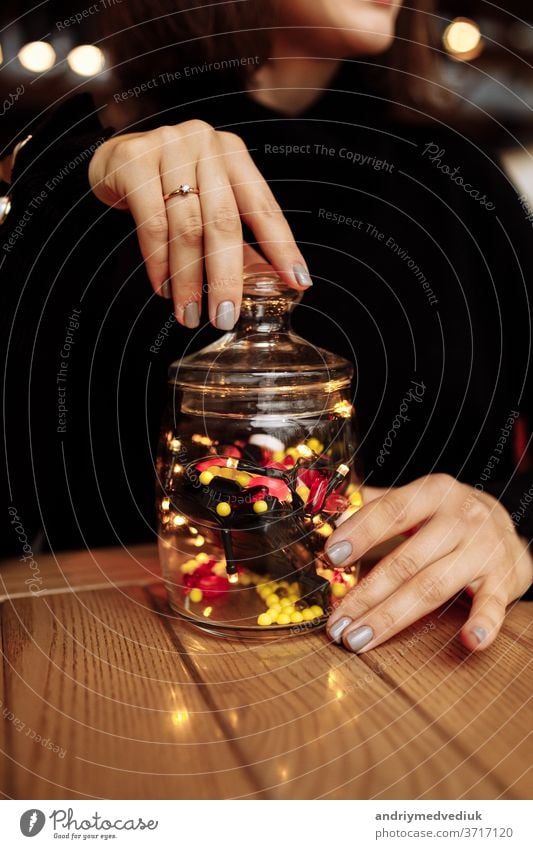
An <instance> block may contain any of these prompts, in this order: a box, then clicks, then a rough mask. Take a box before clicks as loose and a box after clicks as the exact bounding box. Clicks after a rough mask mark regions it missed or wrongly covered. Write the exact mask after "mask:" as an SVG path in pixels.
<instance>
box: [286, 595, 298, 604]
mask: <svg viewBox="0 0 533 849" xmlns="http://www.w3.org/2000/svg"><path fill="white" fill-rule="evenodd" d="M287 598H288V599H289V601H290V603H291V604H296V602H297V601H300V596H299V595H296V593H289V595H288V596H287Z"/></svg>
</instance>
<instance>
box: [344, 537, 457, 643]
mask: <svg viewBox="0 0 533 849" xmlns="http://www.w3.org/2000/svg"><path fill="white" fill-rule="evenodd" d="M465 559H467V555H464V554H461V555H458V554H456V553H454V554H449V555H448V556H447V557H444V558H442V560H438V561H437V562H436V563H433V564H432V565H431V566H428V567H427V568H426V569H423V570H422V571H421V572H419V573H418V575H416V576H415V577H414V578H412V579H411V580H410V581H408V582H407V584H404V585H403V586H402V587H401V588H400V589H399V590H397V591H396V592H395V593H393V594H392V595H391V596H389V597H388V598H387V599H385V601H382V602H381V603H380V604H378V605H377V606H376V607H373V608H372V609H371V610H369V611H368V612H367V613H365V614H363V615H362V616H360V617H359V618H357V619H353V620H352V619H351V618H350V617H348V616H344V617H342V618H341V619H339V620H338V622H336V623H335V627H334V628H330V637H331V639H333V640H335V641H336V642H340V641H341V640H342V642H343V643H344V645H345V647H346V648H347V649H350V651H353V652H356V653H357V654H359V653H361V652H363V651H368V650H369V649H373V648H375V647H376V646H379V645H380V644H381V643H384V642H385V641H386V640H388V639H390V637H393V636H394V635H395V634H398V633H399V632H400V631H403V629H404V628H407V627H408V626H409V625H412V624H413V622H416V621H417V620H418V619H420V618H421V617H422V616H425V615H427V614H428V613H431V612H432V611H433V610H435V609H436V608H437V607H440V605H442V604H444V603H445V602H446V601H448V600H449V599H450V598H452V596H454V595H455V594H456V593H458V592H460V590H461V589H462V587H463V586H464V584H465V573H466V574H469V572H470V570H471V569H472V568H473V566H472V564H471V563H469V562H464V560H465Z"/></svg>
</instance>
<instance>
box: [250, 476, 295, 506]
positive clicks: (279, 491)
mask: <svg viewBox="0 0 533 849" xmlns="http://www.w3.org/2000/svg"><path fill="white" fill-rule="evenodd" d="M254 486H264V487H265V489H267V490H268V492H269V494H270V495H273V496H274V498H277V499H278V500H279V501H286V500H287V498H288V497H289V492H290V491H289V487H288V486H287V484H286V483H285V482H284V481H282V480H280V479H279V478H269V477H266V476H263V475H256V477H253V478H252V479H251V480H250V481H249V483H248V484H247V485H246V489H251V488H252V487H254Z"/></svg>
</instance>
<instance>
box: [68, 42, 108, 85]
mask: <svg viewBox="0 0 533 849" xmlns="http://www.w3.org/2000/svg"><path fill="white" fill-rule="evenodd" d="M67 65H68V66H69V68H70V70H71V71H74V73H75V74H78V76H80V77H94V76H95V75H96V74H99V73H100V71H102V70H103V69H104V67H105V56H104V54H103V53H102V51H101V50H100V48H99V47H96V45H95V44H80V45H79V47H74V48H73V49H72V50H71V51H70V53H69V54H68V56H67Z"/></svg>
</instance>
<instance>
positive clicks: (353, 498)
mask: <svg viewBox="0 0 533 849" xmlns="http://www.w3.org/2000/svg"><path fill="white" fill-rule="evenodd" d="M349 501H350V504H351V505H352V506H353V507H362V506H363V496H362V495H361V493H360V492H359V491H357V492H352V493H351V495H350V498H349Z"/></svg>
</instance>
